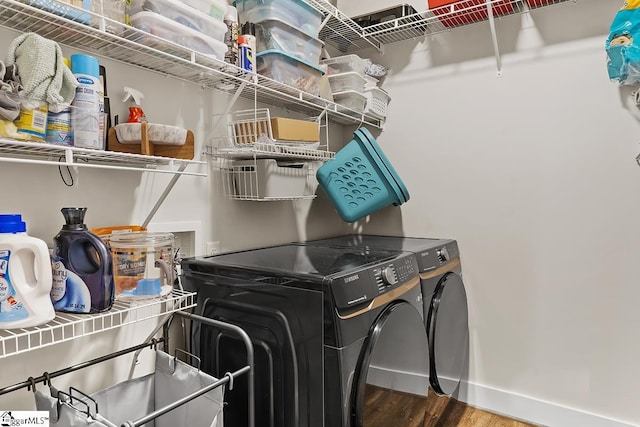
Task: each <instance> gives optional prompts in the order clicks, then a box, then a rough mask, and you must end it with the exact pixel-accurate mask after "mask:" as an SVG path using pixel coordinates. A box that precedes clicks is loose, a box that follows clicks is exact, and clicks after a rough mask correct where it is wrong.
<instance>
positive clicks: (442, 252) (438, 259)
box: [416, 241, 460, 273]
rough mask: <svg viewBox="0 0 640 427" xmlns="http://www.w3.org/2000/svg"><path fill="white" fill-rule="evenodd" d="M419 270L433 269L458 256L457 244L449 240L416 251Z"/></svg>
mask: <svg viewBox="0 0 640 427" xmlns="http://www.w3.org/2000/svg"><path fill="white" fill-rule="evenodd" d="M416 256H417V258H418V265H419V266H420V272H421V273H423V272H426V271H430V270H435V269H436V268H438V267H442V266H443V265H445V264H448V263H449V262H451V261H453V260H455V259H456V258H459V257H460V254H459V252H458V244H457V242H455V241H451V242H449V243H447V244H444V245H441V246H436V247H433V248H430V249H426V250H423V251H420V252H419V253H417V255H416Z"/></svg>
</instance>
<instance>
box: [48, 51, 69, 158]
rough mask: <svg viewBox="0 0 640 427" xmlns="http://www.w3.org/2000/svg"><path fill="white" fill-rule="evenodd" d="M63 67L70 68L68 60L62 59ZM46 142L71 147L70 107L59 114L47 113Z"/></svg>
mask: <svg viewBox="0 0 640 427" xmlns="http://www.w3.org/2000/svg"><path fill="white" fill-rule="evenodd" d="M64 65H65V66H66V67H68V68H71V61H69V58H64ZM47 142H48V143H49V144H56V145H69V146H70V145H73V133H72V128H71V107H67V108H64V109H62V110H61V111H59V112H53V111H49V114H48V115H47Z"/></svg>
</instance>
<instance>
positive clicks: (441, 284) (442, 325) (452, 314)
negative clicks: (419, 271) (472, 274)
mask: <svg viewBox="0 0 640 427" xmlns="http://www.w3.org/2000/svg"><path fill="white" fill-rule="evenodd" d="M426 320H427V334H428V335H429V362H430V367H429V383H430V384H431V387H433V391H435V392H436V394H438V395H447V396H450V395H451V394H453V392H454V391H455V390H456V388H457V387H458V384H459V383H460V379H461V378H462V375H463V374H464V371H465V365H466V362H467V354H468V348H469V324H468V310H467V294H466V292H465V290H464V284H463V283H462V279H461V278H460V276H458V275H457V274H455V273H453V272H449V273H447V274H445V275H444V276H442V278H441V279H440V280H439V281H438V284H437V286H436V288H435V291H434V293H433V298H432V299H431V304H430V306H429V313H428V315H427V319H426Z"/></svg>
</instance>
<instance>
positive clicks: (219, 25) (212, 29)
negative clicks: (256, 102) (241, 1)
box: [127, 0, 227, 61]
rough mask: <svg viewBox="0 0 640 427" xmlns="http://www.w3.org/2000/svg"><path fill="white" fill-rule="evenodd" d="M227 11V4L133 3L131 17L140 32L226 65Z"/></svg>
mask: <svg viewBox="0 0 640 427" xmlns="http://www.w3.org/2000/svg"><path fill="white" fill-rule="evenodd" d="M127 3H128V2H127ZM226 7H227V3H226V1H225V0H184V1H181V0H132V1H131V4H130V5H129V6H128V10H127V16H128V20H129V21H130V23H131V25H132V26H134V27H135V28H137V29H139V30H142V31H145V32H147V33H150V34H153V35H155V36H158V37H160V38H162V39H165V40H168V41H170V42H172V43H175V44H178V45H181V46H184V47H186V48H189V49H193V50H195V51H197V52H200V53H202V54H205V55H208V56H211V57H214V58H216V59H218V60H220V61H223V60H224V54H225V53H226V51H227V46H226V45H225V44H224V42H223V40H224V35H225V33H226V31H227V26H226V25H225V24H224V22H222V19H223V17H224V12H225V10H226ZM137 41H141V40H137ZM170 49H171V47H170V45H167V48H166V50H170Z"/></svg>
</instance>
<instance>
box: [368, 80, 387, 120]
mask: <svg viewBox="0 0 640 427" xmlns="http://www.w3.org/2000/svg"><path fill="white" fill-rule="evenodd" d="M364 95H365V96H366V97H367V107H366V109H365V111H364V112H365V113H367V114H371V115H372V116H375V117H378V118H379V119H384V118H385V117H387V106H388V105H389V102H390V101H391V97H390V96H389V94H388V93H387V92H385V91H384V90H382V89H380V88H379V87H373V88H371V89H367V90H365V92H364Z"/></svg>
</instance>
